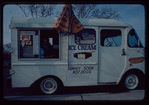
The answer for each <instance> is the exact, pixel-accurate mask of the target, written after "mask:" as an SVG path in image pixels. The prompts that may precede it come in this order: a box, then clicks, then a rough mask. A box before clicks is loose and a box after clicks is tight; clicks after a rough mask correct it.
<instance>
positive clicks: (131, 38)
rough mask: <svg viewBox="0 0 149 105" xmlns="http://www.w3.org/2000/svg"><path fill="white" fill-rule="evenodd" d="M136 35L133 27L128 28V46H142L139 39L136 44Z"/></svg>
mask: <svg viewBox="0 0 149 105" xmlns="http://www.w3.org/2000/svg"><path fill="white" fill-rule="evenodd" d="M138 39H139V37H138V35H137V33H136V31H135V30H134V29H132V30H130V32H129V34H128V46H129V47H134V48H136V47H143V45H142V43H141V41H140V40H139V43H140V44H138Z"/></svg>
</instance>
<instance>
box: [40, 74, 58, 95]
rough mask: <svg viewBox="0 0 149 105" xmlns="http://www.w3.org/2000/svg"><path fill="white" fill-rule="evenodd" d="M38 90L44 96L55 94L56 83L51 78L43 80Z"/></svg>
mask: <svg viewBox="0 0 149 105" xmlns="http://www.w3.org/2000/svg"><path fill="white" fill-rule="evenodd" d="M40 90H41V91H42V93H44V94H55V93H57V91H58V82H57V81H56V80H55V79H54V78H51V77H47V78H44V79H43V80H42V81H41V82H40Z"/></svg>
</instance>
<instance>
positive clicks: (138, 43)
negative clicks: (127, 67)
mask: <svg viewBox="0 0 149 105" xmlns="http://www.w3.org/2000/svg"><path fill="white" fill-rule="evenodd" d="M139 49H140V40H139V39H138V48H137V50H136V51H137V52H138V51H139Z"/></svg>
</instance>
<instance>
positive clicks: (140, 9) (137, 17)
mask: <svg viewBox="0 0 149 105" xmlns="http://www.w3.org/2000/svg"><path fill="white" fill-rule="evenodd" d="M105 6H106V7H111V8H112V9H116V10H118V13H119V14H120V16H121V17H122V18H121V19H119V21H122V22H126V23H128V24H130V25H131V26H132V27H134V29H135V30H136V32H137V34H138V36H139V38H140V40H141V42H142V44H143V46H145V8H144V6H143V5H141V4H99V5H98V7H99V8H101V7H105ZM62 8H63V4H58V5H57V6H56V9H55V11H56V12H61V10H62ZM12 17H25V16H24V14H23V12H22V11H21V9H20V8H19V7H18V6H17V5H15V4H14V5H13V4H11V5H9V4H7V5H5V6H4V7H3V44H7V43H11V29H9V25H10V21H11V18H12Z"/></svg>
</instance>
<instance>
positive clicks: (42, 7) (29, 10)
mask: <svg viewBox="0 0 149 105" xmlns="http://www.w3.org/2000/svg"><path fill="white" fill-rule="evenodd" d="M18 7H19V8H20V9H21V10H22V12H23V13H24V15H25V17H28V16H32V17H49V16H51V15H52V14H53V10H54V9H55V7H56V5H53V4H23V5H18Z"/></svg>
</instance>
